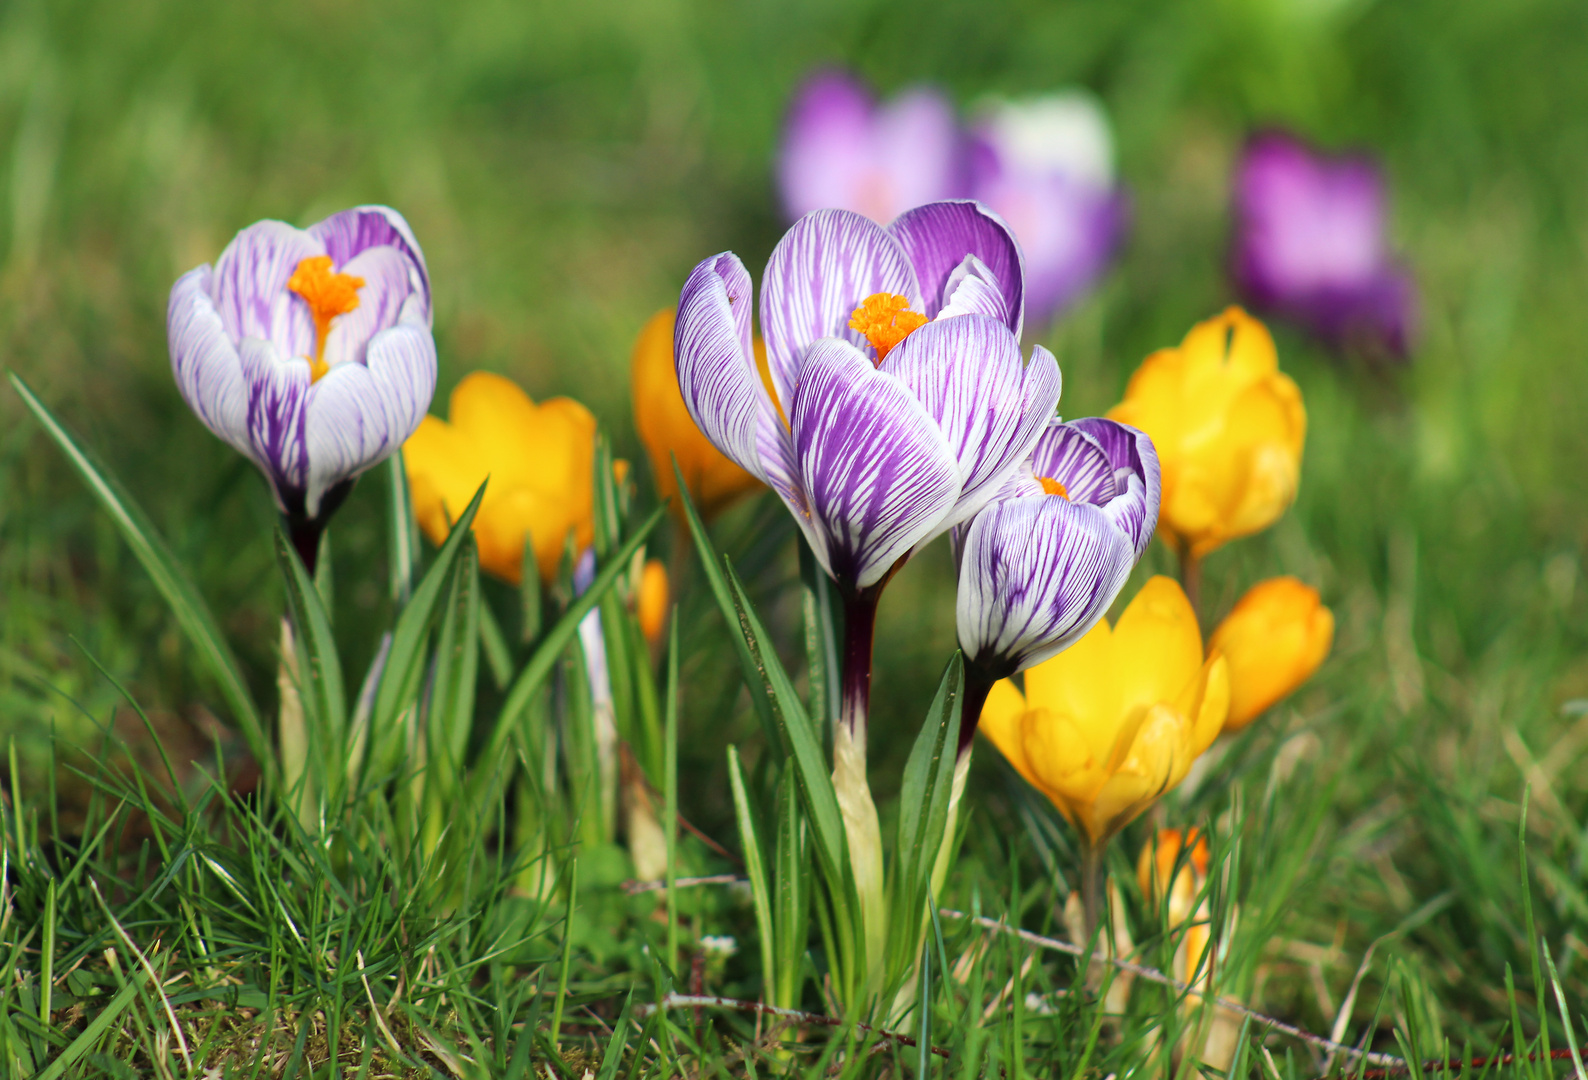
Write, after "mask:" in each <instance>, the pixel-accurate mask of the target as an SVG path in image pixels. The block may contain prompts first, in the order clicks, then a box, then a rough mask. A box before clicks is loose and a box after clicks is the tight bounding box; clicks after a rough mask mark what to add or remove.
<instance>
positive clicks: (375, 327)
mask: <svg viewBox="0 0 1588 1080" xmlns="http://www.w3.org/2000/svg"><path fill="white" fill-rule="evenodd" d="M338 269H339V270H340V271H341V272H342V273H344V274H352V275H353V276H354V277H360V278H363V279H364V284H363V286H362V287H361V288H360V289H359V290H358V307H356V308H354V309H353V310H352V311H350V312H348V313H347V314H346V315H339V316H337V318H336V319H335V321H334V322H333V323H332V324H331V332H330V334H328V335H327V336H326V339H325V352H324V353H323V354H322V355H321V357H320V359H322V360H324V361H325V362H326V364H327V365H328V366H330V367H332V368H336V367H339V366H341V365H342V364H347V363H359V364H362V363H364V362H365V350H366V349H367V348H368V347H369V343H370V339H371V338H373V337H374V336H375V335H376V334H378V333H380V332H381V331H382V330H389V329H390V328H391V327H393V326H396V325H397V320H398V319H400V318H401V317H402V315H403V310H404V307H405V306H406V307H407V308H408V311H409V318H410V319H411V320H413V321H416V322H419V326H420V327H421V328H428V326H429V323H428V321H420V319H421V318H422V316H420V313H419V312H418V311H415V309H414V305H412V304H410V303H409V301H410V299H411V298H412V297H413V295H414V291H413V283H412V280H411V277H410V272H411V270H412V266H411V264H410V263H409V262H408V260H407V258H405V257H404V256H403V254H402V252H400V251H398V250H397V249H396V248H393V247H375V248H369V249H367V250H365V251H363V252H360V253H359V254H358V255H355V256H354V257H353V258H352V259H350V260H349V261H348V262H346V263H345V264H342V265H341V266H339V267H338Z"/></svg>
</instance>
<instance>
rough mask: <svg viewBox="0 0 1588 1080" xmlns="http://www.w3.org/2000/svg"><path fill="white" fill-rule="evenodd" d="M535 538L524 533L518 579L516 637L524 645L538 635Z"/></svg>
mask: <svg viewBox="0 0 1588 1080" xmlns="http://www.w3.org/2000/svg"><path fill="white" fill-rule="evenodd" d="M534 541H535V538H534V537H533V536H531V535H530V534H529V533H528V532H525V533H524V567H523V571H522V572H521V574H520V575H519V579H518V601H519V607H520V611H519V623H520V625H519V630H518V639H519V641H521V642H523V643H524V644H525V645H528V644H529V643H530V642H531V641H534V640H535V639H536V638H538V637H540V607H541V603H542V602H543V601H542V598H541V595H540V563H539V562H538V561H537V560H536V558H535V542H534Z"/></svg>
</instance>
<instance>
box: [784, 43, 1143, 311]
mask: <svg viewBox="0 0 1588 1080" xmlns="http://www.w3.org/2000/svg"><path fill="white" fill-rule="evenodd" d="M778 186H779V189H780V193H781V195H782V201H783V206H784V208H785V210H786V212H787V213H788V215H789V218H790V220H793V219H796V218H798V217H800V216H802V215H804V214H806V213H809V212H811V211H813V210H819V209H826V208H833V207H836V208H839V209H844V210H853V211H854V212H856V213H859V214H864V215H866V216H867V217H869V218H871V219H872V220H874V221H876V222H878V223H886V222H889V221H892V220H893V219H894V218H896V217H898V216H899V215H901V214H903V213H904V212H905V211H907V210H909V209H910V208H912V207H914V206H918V205H921V204H923V203H927V202H932V201H936V200H943V199H957V198H966V197H969V198H973V199H976V200H977V201H979V202H981V203H983V204H984V205H986V206H988V207H990V208H992V209H993V210H994V211H995V212H997V213H998V214H1000V215H1002V216H1003V218H1004V219H1005V220H1006V221H1008V222H1009V224H1010V226H1011V227H1012V228H1013V230H1014V233H1015V235H1016V236H1018V237H1019V239H1020V244H1021V247H1022V248H1023V249H1024V251H1025V257H1026V290H1027V293H1026V305H1027V308H1028V309H1029V310H1030V312H1031V313H1032V315H1033V316H1034V317H1036V318H1047V317H1048V316H1050V315H1053V314H1055V313H1057V312H1059V311H1061V310H1063V309H1064V308H1066V307H1068V306H1069V305H1070V304H1071V303H1073V302H1074V301H1075V300H1076V299H1077V298H1078V297H1080V296H1081V295H1082V294H1084V293H1085V292H1086V291H1087V290H1088V289H1089V288H1090V287H1091V286H1092V285H1093V284H1094V283H1095V282H1096V280H1097V279H1098V278H1099V277H1100V276H1101V274H1102V272H1103V271H1104V270H1105V269H1106V267H1107V265H1108V262H1109V259H1110V258H1111V257H1112V255H1113V253H1114V250H1115V249H1116V248H1117V246H1118V243H1119V239H1120V237H1121V235H1122V233H1123V226H1124V219H1125V214H1124V206H1125V203H1124V199H1123V197H1122V196H1121V195H1120V193H1119V189H1118V185H1117V183H1116V181H1115V178H1114V169H1113V143H1112V138H1111V135H1110V133H1109V127H1108V121H1107V118H1106V117H1105V116H1104V115H1103V112H1102V109H1101V108H1100V107H1099V106H1098V104H1097V102H1096V100H1095V99H1094V98H1092V97H1091V96H1090V95H1088V94H1085V93H1082V92H1079V91H1070V92H1063V93H1055V94H1048V95H1041V96H1037V97H1033V98H1029V99H1025V100H1021V101H996V102H989V103H988V104H987V105H985V106H984V107H983V108H982V109H981V110H980V113H979V115H978V116H977V117H976V119H975V120H974V122H973V123H972V124H971V125H970V127H969V129H968V130H967V129H966V128H963V127H962V126H961V125H960V123H959V121H958V120H957V118H956V117H955V114H954V108H953V106H952V105H951V104H950V102H949V101H948V99H947V98H945V97H944V96H943V95H942V93H940V92H939V91H937V90H935V89H932V88H930V87H922V86H917V87H913V88H910V89H908V90H906V91H904V92H902V93H901V94H899V96H898V97H896V98H894V99H893V100H891V101H889V102H886V103H883V104H878V103H877V101H876V100H875V98H874V97H873V95H872V93H871V91H870V90H869V89H868V88H867V87H866V86H865V85H864V84H863V83H861V82H860V81H859V80H858V79H856V78H854V77H853V76H851V75H848V74H846V73H843V72H835V71H824V72H820V73H818V74H816V75H814V76H812V77H811V78H809V79H808V80H806V82H805V83H804V84H802V85H801V87H800V88H799V89H798V90H797V91H796V93H795V95H794V99H793V103H792V105H791V107H790V109H789V114H788V119H787V123H786V125H785V127H784V133H783V141H782V145H781V148H780V151H779V155H778Z"/></svg>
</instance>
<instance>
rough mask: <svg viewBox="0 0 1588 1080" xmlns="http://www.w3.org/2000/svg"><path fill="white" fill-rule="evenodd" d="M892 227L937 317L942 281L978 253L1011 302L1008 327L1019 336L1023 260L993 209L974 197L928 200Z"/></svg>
mask: <svg viewBox="0 0 1588 1080" xmlns="http://www.w3.org/2000/svg"><path fill="white" fill-rule="evenodd" d="M888 232H889V233H890V234H891V235H892V236H893V237H894V238H895V239H896V240H898V242H899V244H900V245H901V246H902V247H903V248H904V250H905V252H906V253H907V254H908V256H909V259H910V263H911V265H912V266H914V268H915V276H916V280H917V281H919V282H920V286H921V295H922V297H923V298H924V301H925V303H926V307H925V309H924V310H925V311H926V314H927V315H928V316H929V317H935V316H936V315H937V313H938V312H939V311H940V310H941V309H942V307H943V304H944V296H943V293H944V286H946V285H947V284H948V280H949V277H950V276H951V275H952V274H953V273H954V271H955V269H957V268H958V267H959V265H960V264H961V263H962V262H964V261H965V256H967V255H974V256H976V257H977V258H978V259H980V260H981V261H982V262H983V263H984V264H986V266H987V268H988V270H990V271H991V272H992V275H993V278H994V279H995V280H996V281H997V282H998V287H999V288H1000V289H1001V290H1002V291H1003V294H1004V298H1005V299H1006V301H1007V302H1008V306H1009V316H1010V321H1009V323H1008V326H1009V329H1010V330H1011V331H1013V332H1014V335H1015V337H1017V338H1018V337H1019V336H1020V332H1021V329H1022V328H1023V326H1024V319H1025V265H1024V262H1023V257H1022V255H1021V253H1020V245H1019V243H1018V242H1016V240H1015V235H1014V233H1013V231H1011V230H1010V228H1009V226H1008V225H1006V224H1005V223H1004V220H1003V219H1002V218H1000V217H999V216H998V215H997V214H996V213H994V212H993V211H992V210H990V209H988V208H987V207H986V206H983V205H982V204H980V203H977V202H974V201H972V200H970V199H955V200H949V201H945V202H935V203H928V204H927V205H925V206H917V207H916V208H915V209H914V210H910V211H907V212H906V213H904V214H903V215H901V216H900V217H899V218H898V220H896V221H895V222H894V223H893V224H892V225H889V226H888Z"/></svg>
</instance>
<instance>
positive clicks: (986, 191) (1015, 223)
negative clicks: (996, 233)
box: [970, 90, 1126, 319]
mask: <svg viewBox="0 0 1588 1080" xmlns="http://www.w3.org/2000/svg"><path fill="white" fill-rule="evenodd" d="M973 133H974V138H973V141H972V153H971V159H970V160H971V191H972V194H973V196H974V197H975V198H977V199H979V200H981V201H982V202H984V203H986V204H987V205H988V206H990V207H992V209H994V210H996V211H997V212H998V213H999V214H1000V215H1002V217H1003V219H1004V220H1005V221H1007V222H1008V223H1009V226H1010V228H1012V229H1014V231H1015V236H1017V237H1018V238H1019V239H1020V247H1021V249H1022V250H1023V251H1024V252H1025V256H1026V305H1027V307H1028V308H1029V310H1030V313H1031V314H1032V316H1033V317H1035V318H1037V319H1045V318H1048V317H1049V316H1052V315H1055V314H1057V313H1059V312H1061V311H1063V310H1064V309H1065V308H1066V307H1068V306H1070V304H1072V303H1074V302H1075V301H1076V300H1078V299H1079V298H1080V297H1081V296H1083V295H1085V293H1086V292H1087V291H1088V290H1089V289H1090V288H1091V287H1092V286H1093V285H1094V284H1095V283H1096V281H1097V279H1098V278H1099V277H1101V276H1102V273H1103V271H1104V270H1106V269H1107V267H1108V262H1109V259H1110V258H1112V256H1113V254H1114V251H1115V249H1116V248H1117V247H1118V245H1119V241H1120V238H1121V236H1122V235H1123V233H1124V225H1125V216H1126V215H1125V198H1124V196H1123V194H1122V193H1121V192H1120V191H1119V188H1118V186H1117V184H1116V183H1115V180H1114V145H1113V136H1112V134H1111V133H1110V131H1109V127H1108V118H1107V116H1105V115H1104V114H1103V110H1102V107H1101V106H1100V105H1099V104H1098V102H1097V99H1096V98H1094V97H1092V95H1090V94H1088V93H1086V92H1085V91H1077V90H1071V91H1066V92H1061V93H1056V94H1046V95H1042V96H1039V97H1033V98H1027V99H1024V100H1019V101H1001V102H994V103H989V104H988V105H987V106H986V107H984V108H983V109H982V111H981V116H980V117H979V118H978V120H977V122H976V124H975V126H974V128H973Z"/></svg>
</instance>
